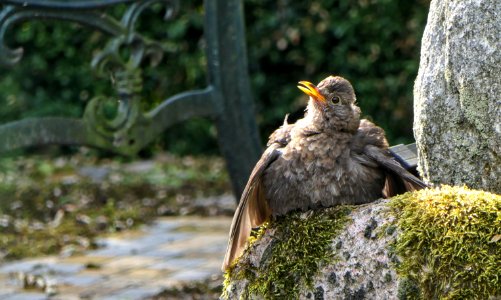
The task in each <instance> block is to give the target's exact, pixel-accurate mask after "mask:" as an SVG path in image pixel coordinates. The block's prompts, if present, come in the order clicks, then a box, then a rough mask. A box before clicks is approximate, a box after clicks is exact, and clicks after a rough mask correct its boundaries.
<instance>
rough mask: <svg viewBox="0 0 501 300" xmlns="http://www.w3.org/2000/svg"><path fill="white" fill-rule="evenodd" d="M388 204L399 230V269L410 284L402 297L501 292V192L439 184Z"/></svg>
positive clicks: (478, 295) (479, 296) (485, 296)
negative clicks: (437, 187)
mask: <svg viewBox="0 0 501 300" xmlns="http://www.w3.org/2000/svg"><path fill="white" fill-rule="evenodd" d="M390 205H391V207H393V209H394V212H395V213H396V214H397V219H398V224H397V225H398V227H399V228H400V230H401V233H400V234H399V236H398V239H397V242H396V245H395V250H396V253H397V254H398V255H399V256H400V257H401V258H402V261H401V263H399V264H398V265H397V271H398V274H399V276H401V277H403V278H406V280H407V281H408V282H412V283H413V284H412V285H409V284H408V285H402V288H405V289H406V292H404V291H403V290H402V291H399V295H401V298H400V299H416V298H421V299H488V298H489V296H495V295H501V282H500V279H501V270H500V268H499V262H500V261H501V251H499V249H500V244H499V243H500V238H499V237H500V236H501V196H499V195H495V194H491V193H487V192H482V191H475V190H470V189H468V188H466V187H450V186H442V187H441V188H439V189H426V190H421V191H418V192H414V193H407V194H404V195H400V196H397V197H395V198H393V199H392V201H391V203H390ZM414 283H415V284H414ZM409 290H412V291H413V293H411V294H409V293H407V292H408V291H409ZM406 295H408V296H406Z"/></svg>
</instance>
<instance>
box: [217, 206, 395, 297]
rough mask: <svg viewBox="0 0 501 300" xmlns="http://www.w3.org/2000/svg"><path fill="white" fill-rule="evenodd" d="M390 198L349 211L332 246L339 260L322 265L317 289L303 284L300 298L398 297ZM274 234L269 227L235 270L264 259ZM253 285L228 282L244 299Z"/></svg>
mask: <svg viewBox="0 0 501 300" xmlns="http://www.w3.org/2000/svg"><path fill="white" fill-rule="evenodd" d="M387 202H388V200H379V201H376V202H373V203H370V204H366V205H360V206H357V207H356V208H354V209H353V211H352V212H351V213H350V215H349V218H350V219H351V220H350V221H348V223H347V225H346V226H345V228H344V229H343V230H342V231H341V232H340V234H338V235H337V236H336V237H333V240H332V243H331V245H332V246H331V247H332V251H334V252H335V262H334V263H332V264H328V265H326V266H325V267H323V268H321V269H320V270H319V272H318V275H317V276H315V277H314V278H313V290H309V289H307V288H305V287H301V288H300V291H301V294H300V299H396V298H397V291H398V285H399V283H400V279H399V278H398V276H397V274H396V271H395V269H394V268H393V265H392V260H395V259H396V258H395V257H394V255H393V254H392V253H390V251H389V249H390V248H391V247H388V246H389V245H390V244H391V243H392V242H393V241H395V238H396V236H397V231H396V230H393V231H388V230H386V228H387V227H388V226H389V225H390V224H391V223H392V221H393V220H394V217H393V216H392V215H391V214H390V213H388V212H389V211H388V210H389V208H388V207H387V206H386V203H387ZM307 214H309V213H308V212H307V213H304V215H307ZM274 234H275V232H274V230H273V229H271V230H267V231H266V233H265V234H264V235H263V236H262V238H261V239H259V240H258V241H257V242H256V243H255V245H256V246H255V247H254V246H253V248H252V252H251V253H250V254H249V252H246V254H244V256H243V257H242V261H241V262H239V264H238V265H237V266H236V269H235V270H234V272H233V273H232V274H237V273H238V271H239V269H238V268H241V267H242V266H244V267H245V265H247V264H251V265H259V264H260V263H262V261H263V257H264V255H265V253H266V249H267V248H268V246H269V244H270V243H272V241H273V238H274ZM242 262H243V263H242ZM247 285H248V281H247V280H246V279H242V280H239V279H236V278H232V281H231V284H230V285H229V286H228V287H227V292H228V296H229V297H228V298H229V299H240V297H241V296H242V294H243V293H244V292H245V290H246V287H247ZM244 298H245V297H244ZM251 298H252V297H251Z"/></svg>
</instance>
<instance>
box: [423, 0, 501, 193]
mask: <svg viewBox="0 0 501 300" xmlns="http://www.w3.org/2000/svg"><path fill="white" fill-rule="evenodd" d="M500 53H501V1H497V0H465V1H455V0H436V1H432V2H431V7H430V13H429V15H428V23H427V25H426V29H425V32H424V35H423V40H422V46H421V59H420V66H419V73H418V77H417V79H416V83H415V86H414V114H415V120H414V133H415V137H416V141H417V145H418V151H419V156H420V159H419V167H420V170H421V174H422V175H424V177H425V178H426V179H427V180H429V181H431V182H433V183H445V184H450V185H462V184H466V185H467V186H469V187H472V188H477V189H483V190H488V191H491V192H494V193H498V194H499V193H501V180H499V178H501V76H500V74H501V55H500Z"/></svg>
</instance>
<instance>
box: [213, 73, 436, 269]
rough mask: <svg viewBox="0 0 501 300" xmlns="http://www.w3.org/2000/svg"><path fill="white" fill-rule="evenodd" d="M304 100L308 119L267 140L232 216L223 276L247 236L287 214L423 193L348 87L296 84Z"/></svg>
mask: <svg viewBox="0 0 501 300" xmlns="http://www.w3.org/2000/svg"><path fill="white" fill-rule="evenodd" d="M297 87H298V88H299V89H300V90H301V91H302V92H304V93H305V94H306V95H308V96H309V100H308V104H307V107H306V110H305V115H304V117H303V118H302V119H299V120H297V121H296V122H295V123H293V124H289V123H288V121H287V116H286V117H285V119H284V123H283V125H282V126H280V127H279V128H278V129H277V130H275V131H274V132H273V133H272V134H271V135H270V137H269V140H268V143H267V148H266V150H265V151H264V152H263V154H262V156H261V158H260V159H259V161H258V162H257V163H256V165H255V167H254V169H253V170H252V172H251V174H250V176H249V179H248V182H247V184H246V186H245V188H244V191H243V193H242V196H241V198H240V201H239V204H238V206H237V209H236V210H235V214H234V216H233V220H232V224H231V227H230V232H229V240H228V246H227V251H226V255H225V258H224V261H223V265H222V270H223V272H224V271H226V270H228V269H229V268H230V266H231V265H232V263H233V262H234V261H235V259H236V258H238V257H239V256H240V255H241V254H242V252H243V250H244V248H245V245H246V242H247V239H248V237H249V235H250V233H251V230H252V228H254V227H258V226H259V225H261V224H263V223H264V222H266V221H268V220H270V219H273V218H276V217H278V216H283V215H286V214H287V213H289V212H292V211H308V210H312V209H317V208H326V207H332V206H336V205H341V204H364V203H369V202H372V201H375V200H377V199H379V198H381V197H386V198H388V197H392V196H394V195H396V194H400V193H403V192H406V191H412V190H418V189H422V188H425V187H427V186H428V185H427V184H426V183H425V182H423V181H421V180H420V179H419V178H417V177H416V176H414V175H412V174H411V173H409V172H408V171H407V170H406V169H405V168H403V167H402V166H401V165H400V164H399V163H398V162H397V161H396V160H395V159H394V158H393V157H392V155H391V154H390V152H389V150H388V142H387V140H386V138H385V133H384V130H383V129H382V128H380V127H378V126H376V125H375V124H374V123H372V122H370V121H369V120H366V119H360V114H361V110H360V108H359V107H358V106H357V105H356V95H355V91H354V89H353V86H352V85H351V83H350V82H349V81H348V80H347V79H345V78H343V77H341V76H329V77H327V78H325V79H323V80H322V81H321V82H320V83H319V84H318V85H314V84H313V83H311V82H309V81H299V83H298V86H297Z"/></svg>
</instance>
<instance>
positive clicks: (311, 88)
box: [297, 81, 325, 102]
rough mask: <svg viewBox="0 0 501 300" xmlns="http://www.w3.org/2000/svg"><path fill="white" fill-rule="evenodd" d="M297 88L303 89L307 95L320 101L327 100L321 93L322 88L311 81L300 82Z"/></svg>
mask: <svg viewBox="0 0 501 300" xmlns="http://www.w3.org/2000/svg"><path fill="white" fill-rule="evenodd" d="M297 88H298V89H300V90H301V91H303V92H304V93H305V94H306V95H308V96H310V97H312V98H313V99H314V100H316V101H318V102H325V97H324V96H323V95H322V94H320V90H319V89H318V88H317V87H316V86H315V85H314V84H313V83H311V82H309V81H300V82H298V85H297Z"/></svg>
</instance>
